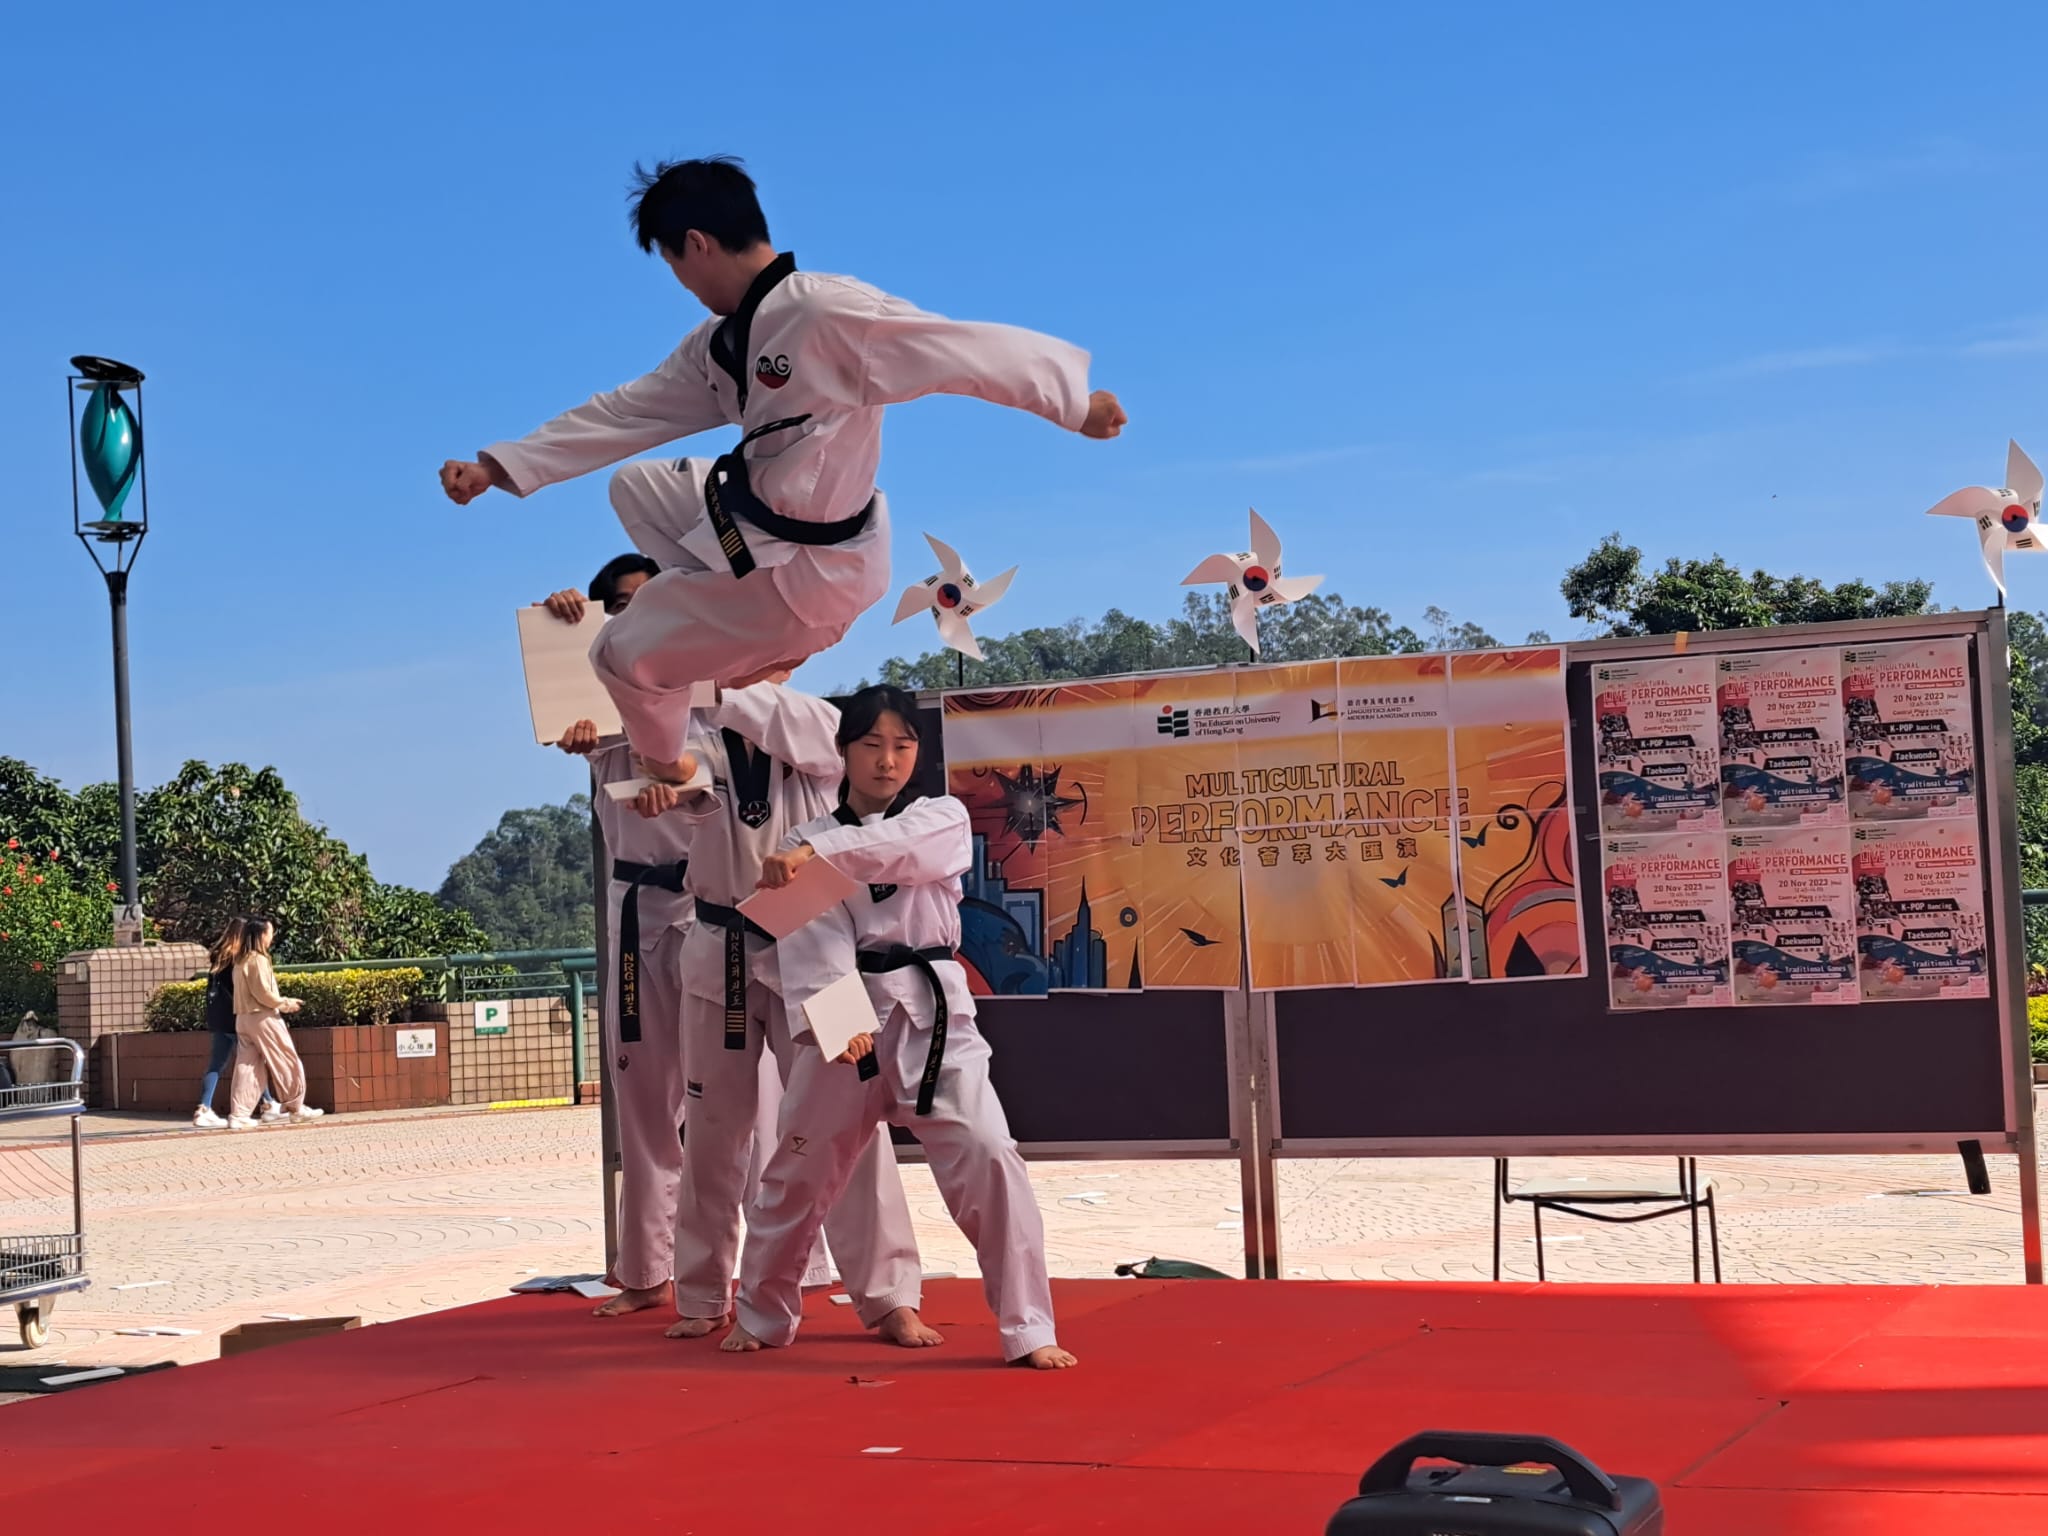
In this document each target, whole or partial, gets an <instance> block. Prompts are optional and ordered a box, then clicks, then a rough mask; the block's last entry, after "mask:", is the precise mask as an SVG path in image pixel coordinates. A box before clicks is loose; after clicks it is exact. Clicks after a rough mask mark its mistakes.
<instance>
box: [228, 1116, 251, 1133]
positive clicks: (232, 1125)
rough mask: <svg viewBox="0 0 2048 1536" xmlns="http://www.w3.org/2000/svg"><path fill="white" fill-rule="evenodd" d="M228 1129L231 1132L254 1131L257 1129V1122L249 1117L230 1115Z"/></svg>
mask: <svg viewBox="0 0 2048 1536" xmlns="http://www.w3.org/2000/svg"><path fill="white" fill-rule="evenodd" d="M228 1129H229V1130H231V1131H253V1130H255V1129H256V1122H255V1121H254V1120H251V1119H250V1118H249V1117H248V1116H247V1115H230V1116H228Z"/></svg>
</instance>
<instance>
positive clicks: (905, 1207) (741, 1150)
mask: <svg viewBox="0 0 2048 1536" xmlns="http://www.w3.org/2000/svg"><path fill="white" fill-rule="evenodd" d="M634 601H635V602H637V601H639V599H638V598H637V597H636V598H635V599H634ZM747 1015H748V1017H747V1048H746V1049H745V1050H740V1051H734V1050H727V1049H726V1048H725V1007H724V1005H723V1004H722V1003H718V1002H713V1001H712V1000H710V999H709V998H702V997H696V996H687V997H685V998H684V1000H683V1077H684V1100H683V1121H684V1136H683V1166H682V1187H681V1192H680V1194H679V1196H678V1198H677V1201H676V1237H675V1280H676V1311H677V1313H678V1314H680V1315H681V1316H683V1317H723V1316H725V1314H726V1313H727V1312H728V1311H730V1310H731V1305H730V1303H731V1297H732V1281H733V1276H734V1275H735V1274H736V1273H737V1272H738V1264H739V1256H740V1237H741V1232H742V1212H743V1211H744V1210H747V1209H749V1208H750V1207H751V1206H752V1203H753V1201H754V1198H755V1194H756V1190H757V1189H758V1187H759V1183H760V1179H761V1175H762V1173H763V1171H764V1169H765V1166H766V1164H767V1162H768V1161H769V1158H768V1155H767V1150H768V1149H770V1148H772V1147H773V1146H774V1145H775V1139H774V1138H775V1125H776V1115H777V1111H778V1108H779V1104H780V1100H781V1098H782V1093H783V1081H784V1078H785V1077H786V1074H787V1071H788V1063H789V1060H790V1058H791V1056H792V1055H793V1054H794V1052H793V1051H792V1049H791V1047H790V1042H789V1035H788V1031H787V1028H786V1027H785V1025H784V1023H783V1012H782V999H780V998H779V997H777V996H776V995H775V994H774V993H772V992H770V991H769V990H768V989H767V988H766V987H765V986H763V985H762V984H761V983H760V982H758V981H751V982H749V983H748V986H747ZM764 1043H765V1044H766V1045H767V1046H768V1048H769V1049H768V1051H767V1052H766V1053H764V1052H763V1050H762V1045H763V1044H764ZM764 1054H765V1056H766V1058H767V1059H766V1060H764V1059H763V1057H764ZM812 1054H813V1055H815V1054H816V1052H815V1051H814V1052H812ZM879 1119H880V1116H879V1115H876V1116H875V1117H873V1118H871V1119H870V1120H869V1122H868V1137H867V1144H866V1147H865V1149H863V1148H861V1147H859V1146H856V1147H855V1148H854V1153H855V1160H856V1163H857V1166H854V1167H852V1168H851V1169H850V1171H849V1175H848V1177H847V1178H846V1179H843V1180H842V1181H841V1184H840V1188H841V1189H843V1190H844V1191H845V1195H846V1198H844V1199H843V1200H840V1201H839V1202H838V1204H837V1206H836V1207H835V1208H834V1209H833V1210H832V1212H831V1214H830V1215H829V1216H827V1217H825V1218H824V1220H823V1222H822V1227H823V1231H824V1236H825V1239H826V1240H827V1241H829V1242H830V1243H831V1246H832V1258H833V1259H834V1260H835V1261H836V1262H837V1264H838V1267H839V1275H840V1279H841V1281H842V1282H843V1283H844V1284H845V1286H846V1289H847V1293H848V1294H849V1295H851V1296H852V1298H853V1304H854V1309H855V1311H856V1312H857V1313H858V1314H859V1316H860V1319H861V1321H862V1322H863V1323H865V1324H866V1325H867V1326H868V1327H870V1328H872V1327H874V1326H875V1325H876V1324H878V1323H880V1322H881V1321H882V1319H883V1318H885V1317H887V1316H888V1315H889V1314H890V1313H891V1312H893V1311H895V1310H896V1309H897V1308H898V1307H915V1306H917V1305H919V1303H920V1302H921V1300H922V1298H923V1288H924V1270H923V1266H922V1265H921V1263H920V1262H919V1259H918V1253H917V1237H916V1233H915V1232H914V1231H913V1229H912V1227H911V1222H910V1202H909V1201H908V1200H907V1199H905V1198H904V1194H903V1178H902V1175H901V1174H899V1173H898V1172H897V1169H896V1152H895V1149H894V1148H893V1147H892V1146H891V1145H890V1144H889V1137H888V1134H887V1132H886V1131H885V1130H883V1129H882V1128H881V1127H880V1126H879V1125H877V1124H876V1121H877V1120H879ZM757 1149H758V1150H757ZM805 1254H806V1256H807V1257H806V1260H805V1261H804V1262H800V1263H799V1264H798V1266H797V1268H798V1271H799V1273H800V1274H802V1275H803V1277H804V1281H803V1283H807V1284H822V1283H824V1281H825V1279H826V1272H825V1271H824V1268H823V1259H822V1254H821V1252H820V1245H819V1242H818V1228H817V1227H813V1228H812V1230H811V1236H810V1238H809V1240H808V1243H807V1246H806V1249H805Z"/></svg>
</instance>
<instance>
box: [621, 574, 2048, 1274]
mask: <svg viewBox="0 0 2048 1536" xmlns="http://www.w3.org/2000/svg"><path fill="white" fill-rule="evenodd" d="M1943 638H1961V639H1965V640H1967V641H1968V642H1969V643H1970V649H1971V657H1972V687H1973V690H1974V704H1975V709H1976V724H1977V734H1978V764H1979V770H1980V771H1979V780H1978V782H1979V784H1980V786H1981V793H1980V796H1979V802H1980V809H1979V816H1980V824H1979V831H1980V836H1981V846H1982V848H1983V851H1984V870H1985V876H1986V881H1987V887H1988V889H1987V904H1986V931H1987V936H1988V941H1989V946H1990V958H1991V973H1992V975H1991V981H1992V995H1991V997H1990V998H1988V999H1983V1000H1963V1001H1956V1002H1948V1003H1859V1004H1855V1005H1852V1006H1847V1007H1837V1008H1809V1009H1784V1010H1772V1009H1763V1008H1716V1009H1698V1010H1670V1011H1661V1012H1653V1013H1647V1014H1640V1015H1620V1014H1615V1013H1613V1012H1610V1010H1609V1008H1608V1005H1607V989H1606V984H1605V982H1604V980H1603V979H1602V973H1603V971H1604V963H1603V961H1602V956H1603V954H1604V947H1605V946H1604V936H1603V932H1602V922H1601V910H1602V901H1601V888H1600V879H1601V875H1600V859H1599V848H1598V838H1599V831H1598V811H1597V794H1596V791H1595V786H1596V785H1597V783H1598V778H1597V774H1596V772H1595V768H1594V763H1593V731H1592V714H1591V709H1590V693H1589V684H1588V678H1587V672H1588V668H1589V667H1590V666H1591V665H1592V664H1593V663H1595V662H1600V661H1629V660H1649V659H1655V658H1658V657H1664V656H1669V655H1671V654H1673V652H1674V650H1675V649H1676V648H1677V647H1678V646H1679V644H1680V642H1679V641H1677V640H1675V639H1674V637H1672V636H1669V635H1665V636H1656V637H1648V638H1642V639H1618V640H1598V641H1589V642H1581V643H1574V644H1569V645H1566V646H1564V647H1563V649H1564V651H1565V663H1566V678H1567V698H1568V701H1569V706H1570V711H1571V732H1570V750H1571V753H1572V758H1573V782H1574V801H1575V804H1574V818H1575V832H1576V838H1577V848H1578V853H1579V886H1580V893H1581V897H1582V909H1583V910H1582V922H1583V924H1584V929H1585V939H1586V953H1587V956H1588V968H1589V972H1590V974H1589V975H1587V976H1584V977H1580V978H1575V979H1572V980H1529V981H1497V982H1486V983H1466V982H1445V983H1439V984H1428V985H1420V986H1407V987H1374V988H1360V989H1342V990H1335V991H1319V992H1281V993H1271V992H1253V991H1251V990H1249V987H1248V986H1244V987H1240V988H1239V989H1237V990H1235V991H1223V992H1185V991H1163V990H1162V991H1150V992H1143V993H1135V994H1132V993H1124V994H1087V993H1055V994H1054V995H1052V996H1051V997H1047V998H1032V999H1022V998H998V999H986V1000H983V1001H982V1002H981V1003H980V1005H979V1010H978V1011H979V1014H980V1017H981V1020H982V1027H983V1029H984V1032H985V1033H986V1034H987V1036H988V1038H989V1040H990V1042H991V1044H992V1046H993V1047H994V1051H995V1065H994V1079H995V1085H996V1088H997V1091H998V1093H999V1094H1000V1095H1001V1097H1002V1100H1003V1103H1004V1106H1005V1109H1006V1111H1007V1113H1008V1115H1009V1119H1010V1124H1011V1129H1012V1133H1013V1134H1014V1135H1015V1137H1016V1139H1017V1141H1018V1144H1019V1146H1020V1147H1021V1148H1022V1150H1023V1151H1024V1154H1025V1155H1026V1156H1027V1157H1033V1158H1041V1159H1043V1158H1058V1159H1091V1158H1092V1159H1147V1158H1162V1157H1207V1158H1223V1157H1234V1158H1235V1159H1236V1160H1237V1162H1238V1164H1239V1171H1240V1179H1241V1183H1242V1186H1243V1194H1244V1207H1243V1209H1244V1217H1245V1219H1244V1234H1245V1272H1246V1274H1247V1275H1251V1276H1267V1277H1274V1276H1277V1275H1278V1274H1280V1273H1281V1270H1280V1239H1281V1234H1280V1225H1279V1216H1278V1208H1277V1164H1278V1161H1279V1159H1281V1158H1286V1157H1362V1156H1375V1157H1379V1156H1383V1157H1509V1156H1531V1155H1605V1156H1622V1155H1679V1154H1683V1155H1688V1156H1705V1155H1714V1154H1720V1155H1741V1154H1752V1155H1754V1154H1767V1153H1769V1154H1788V1153H1811V1154H1826V1153H1838V1154H1848V1153H1911V1152H1951V1151H1954V1150H1955V1149H1956V1147H1957V1145H1958V1144H1959V1143H1966V1142H1976V1143H1981V1145H1982V1147H1983V1150H1984V1151H1986V1152H1992V1153H2004V1154H2012V1155H2015V1156H2017V1158H2018V1162H2019V1172H2020V1199H2021V1221H2022V1228H2023V1234H2024V1253H2025V1267H2026V1278H2027V1280H2028V1281H2029V1282H2030V1283H2039V1282H2040V1280H2041V1263H2042V1260H2041V1240H2040V1220H2039V1187H2038V1174H2037V1168H2036V1163H2035V1127H2034V1116H2033V1094H2032V1083H2031V1078H2032V1074H2031V1070H2030V1068H2029V1060H2030V1057H2029V1050H2028V1035H2027V1024H2026V1009H2025V997H2026V961H2025V948H2024V942H2023V932H2022V923H2021V897H2020V880H2019V868H2018V858H2017V850H2018V846H2019V842H2018V827H2017V821H2016V812H2015V801H2014V793H2013V746H2012V719H2011V711H2010V708H2009V705H2008V703H2007V700H2008V699H2009V697H2010V694H2009V686H2010V685H2009V678H2008V672H2007V651H2006V645H2007V642H2006V629H2005V616H2004V613H2003V611H2002V610H1999V609H1991V610H1987V611H1985V612H1981V613H1961V614H1944V615H1939V616H1930V617H1925V618H1907V619H1871V620H1858V621H1852V622H1847V623H1840V624H1825V625H1798V626H1785V627H1781V628H1773V629H1760V630H1727V631H1720V632H1716V633H1709V634H1699V635H1693V636H1688V637H1685V640H1684V642H1683V644H1684V647H1685V649H1686V650H1687V651H1688V652H1689V653H1690V654H1693V655H1718V654H1722V653H1725V652H1735V651H1772V650H1799V649H1805V648H1810V647H1823V646H1843V645H1857V644H1881V643H1886V642H1892V641H1905V640H1929V639H1943ZM1220 670H1226V671H1227V670H1234V669H1231V668H1224V669H1220ZM835 702H837V701H836V700H835ZM919 702H920V711H921V716H922V719H921V725H922V727H923V731H922V734H923V736H924V740H925V742H926V743H927V750H926V752H925V754H924V763H923V765H922V770H921V779H922V781H923V782H924V784H925V786H926V787H927V789H929V790H931V791H933V792H939V793H943V791H944V787H945V778H944V756H943V731H944V721H943V715H942V712H941V709H940V696H939V695H938V694H936V693H926V694H924V695H922V696H921V697H920V700H919ZM932 744H937V745H938V746H939V750H938V751H932V750H930V748H931V745H932ZM597 855H598V858H597V870H596V874H597V876H598V887H597V888H598V892H599V901H598V912H599V914H600V924H602V914H603V912H604V909H605V903H604V901H603V889H604V885H603V878H602V876H603V872H604V868H605V862H606V861H605V857H604V853H603V846H602V840H601V838H600V839H599V840H598V844H597ZM602 944H603V936H602V934H600V949H602ZM602 1054H603V1053H602V1052H600V1053H599V1055H600V1056H602ZM605 1131H606V1139H605V1145H606V1164H607V1169H608V1170H610V1169H613V1168H615V1166H616V1150H615V1137H614V1136H613V1134H612V1127H611V1125H610V1124H609V1120H608V1121H607V1124H606V1127H605ZM898 1142H899V1151H900V1152H901V1153H902V1154H903V1155H904V1156H906V1157H916V1156H917V1155H918V1153H917V1149H916V1147H915V1144H914V1143H913V1142H911V1141H910V1139H909V1138H908V1137H907V1136H906V1135H903V1134H901V1133H899V1135H898ZM607 1182H608V1183H610V1182H611V1181H610V1180H609V1179H608V1181H607ZM608 1204H609V1202H608ZM608 1247H609V1244H608Z"/></svg>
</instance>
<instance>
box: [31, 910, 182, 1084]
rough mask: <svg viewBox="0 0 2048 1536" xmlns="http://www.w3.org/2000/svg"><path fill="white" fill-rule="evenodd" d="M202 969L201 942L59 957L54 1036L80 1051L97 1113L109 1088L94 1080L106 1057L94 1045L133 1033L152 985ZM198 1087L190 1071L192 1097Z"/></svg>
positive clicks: (137, 1026)
mask: <svg viewBox="0 0 2048 1536" xmlns="http://www.w3.org/2000/svg"><path fill="white" fill-rule="evenodd" d="M205 970H206V948H205V946H204V945H201V944H144V945H142V946H140V947H139V948H135V949H87V950H80V951H78V952H77V953H75V954H69V955H66V956H65V957H64V961H63V968H62V970H61V971H60V972H59V974H58V977H57V1019H56V1032H57V1033H58V1034H60V1035H62V1036H64V1037H65V1038H66V1039H67V1040H76V1041H77V1042H78V1043H79V1044H80V1045H82V1046H84V1047H85V1051H86V1080H87V1083H88V1084H89V1085H90V1086H89V1087H88V1088H87V1090H86V1093H87V1100H86V1101H87V1102H88V1103H89V1104H91V1105H93V1106H94V1107H95V1108H99V1109H107V1108H111V1107H113V1106H112V1103H111V1096H112V1091H113V1090H112V1086H111V1084H107V1085H104V1086H103V1085H102V1083H101V1080H100V1079H101V1069H102V1067H103V1065H104V1064H105V1062H106V1059H107V1057H106V1053H105V1052H103V1051H102V1050H101V1049H99V1043H100V1041H102V1040H104V1039H105V1038H106V1037H107V1036H109V1035H127V1034H134V1033H137V1032H139V1031H140V1030H141V1029H142V1028H143V1022H142V1013H143V1009H144V1008H145V1007H147V1006H148V1004H149V999H150V997H151V996H152V995H153V994H154V993H155V992H156V989H157V988H158V987H160V986H162V985H163V984H164V983H165V982H167V981H190V980H191V979H192V978H193V976H195V975H199V974H203V973H204V972H205ZM45 1022H46V1023H47V1022H48V1021H45ZM201 1065H202V1066H204V1062H203V1061H202V1063H201ZM198 1087H199V1079H198V1074H197V1073H194V1074H193V1079H192V1091H193V1094H194V1095H195V1096H196V1094H197V1091H198Z"/></svg>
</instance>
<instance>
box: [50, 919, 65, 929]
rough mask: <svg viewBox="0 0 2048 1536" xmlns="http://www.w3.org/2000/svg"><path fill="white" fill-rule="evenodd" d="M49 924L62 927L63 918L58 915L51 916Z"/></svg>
mask: <svg viewBox="0 0 2048 1536" xmlns="http://www.w3.org/2000/svg"><path fill="white" fill-rule="evenodd" d="M50 926H51V927H52V928H62V927H63V926H64V920H63V919H62V918H60V917H53V918H51V919H50Z"/></svg>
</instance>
